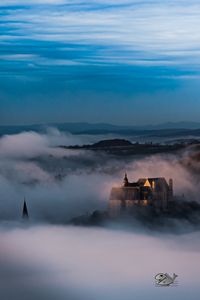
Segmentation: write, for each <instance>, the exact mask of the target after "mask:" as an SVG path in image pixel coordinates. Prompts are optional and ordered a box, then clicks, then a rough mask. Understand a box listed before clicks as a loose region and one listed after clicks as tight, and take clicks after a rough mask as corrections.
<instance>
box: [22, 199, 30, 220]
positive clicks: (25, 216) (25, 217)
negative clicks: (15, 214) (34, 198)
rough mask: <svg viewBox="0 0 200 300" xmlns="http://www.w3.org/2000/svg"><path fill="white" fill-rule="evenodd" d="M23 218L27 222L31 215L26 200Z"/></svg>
mask: <svg viewBox="0 0 200 300" xmlns="http://www.w3.org/2000/svg"><path fill="white" fill-rule="evenodd" d="M22 218H23V219H24V220H27V219H28V218H29V215H28V208H27V205H26V200H25V198H24V205H23V211H22Z"/></svg>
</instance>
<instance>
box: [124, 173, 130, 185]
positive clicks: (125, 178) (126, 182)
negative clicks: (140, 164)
mask: <svg viewBox="0 0 200 300" xmlns="http://www.w3.org/2000/svg"><path fill="white" fill-rule="evenodd" d="M123 183H124V186H125V187H126V186H128V184H129V182H128V177H127V174H126V173H125V176H124V180H123Z"/></svg>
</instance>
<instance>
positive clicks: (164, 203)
mask: <svg viewBox="0 0 200 300" xmlns="http://www.w3.org/2000/svg"><path fill="white" fill-rule="evenodd" d="M172 200H173V180H172V179H169V183H168V182H167V181H166V179H165V178H164V177H159V178H140V179H139V180H138V181H137V182H129V180H128V177H127V174H125V177H124V181H123V185H122V186H120V187H113V188H112V189H111V193H110V199H109V212H110V215H111V216H117V215H119V214H120V213H121V212H122V211H130V210H132V209H133V207H134V206H140V207H141V206H143V207H145V206H152V207H154V208H155V209H157V210H163V211H164V210H166V209H167V207H168V205H169V203H170V202H171V201H172Z"/></svg>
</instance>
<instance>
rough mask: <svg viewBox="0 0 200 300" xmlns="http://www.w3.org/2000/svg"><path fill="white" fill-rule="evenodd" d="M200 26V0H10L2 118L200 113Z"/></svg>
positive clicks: (160, 117) (1, 76)
mask: <svg viewBox="0 0 200 300" xmlns="http://www.w3.org/2000/svg"><path fill="white" fill-rule="evenodd" d="M2 2H3V3H2ZM199 29H200V3H199V1H195V0H191V1H185V0H174V1H170V0H162V1H161V0H148V1H147V0H146V1H145V0H144V1H142V0H141V1H139V0H118V1H117V0H115V1H114V0H93V1H92V0H91V1H87V0H85V1H83V0H73V1H69V0H29V1H25V0H4V1H1V3H0V124H25V123H45V122H77V121H87V122H109V123H115V124H147V123H152V124H155V123H161V122H165V121H182V120H189V121H200V118H199V111H200V98H199V97H200V91H199V80H200V30H199Z"/></svg>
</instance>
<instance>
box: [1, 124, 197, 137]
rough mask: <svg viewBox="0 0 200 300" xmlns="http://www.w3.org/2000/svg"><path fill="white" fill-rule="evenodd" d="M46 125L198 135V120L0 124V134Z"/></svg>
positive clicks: (63, 128)
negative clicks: (155, 123) (114, 123)
mask: <svg viewBox="0 0 200 300" xmlns="http://www.w3.org/2000/svg"><path fill="white" fill-rule="evenodd" d="M47 127H56V128H57V129H59V130H60V131H63V132H70V133H72V134H94V135H96V134H110V133H115V134H121V135H136V134H138V133H139V134H140V135H149V134H151V135H154V134H155V135H156V136H159V134H161V135H163V134H164V135H166V136H168V135H171V134H172V135H173V134H176V135H179V136H183V135H194V136H196V135H199V134H200V122H199V123H198V122H196V123H195V122H178V123H170V122H169V123H163V124H159V125H144V126H131V125H127V126H123V125H113V124H107V123H96V124H91V123H86V122H79V123H49V124H33V125H19V126H18V125H16V126H15V125H13V126H9V125H8V126H0V136H2V135H4V134H17V133H20V132H22V131H36V132H44V131H45V130H46V128H47Z"/></svg>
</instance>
